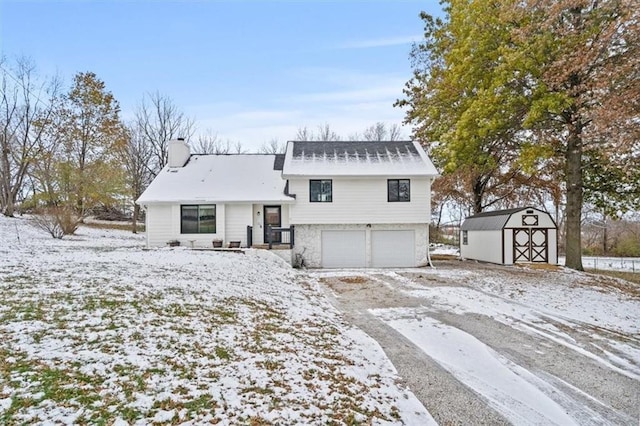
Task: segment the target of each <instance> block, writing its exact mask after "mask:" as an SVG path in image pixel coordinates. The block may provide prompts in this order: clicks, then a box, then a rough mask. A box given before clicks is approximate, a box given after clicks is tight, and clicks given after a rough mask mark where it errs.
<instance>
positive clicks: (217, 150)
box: [192, 129, 244, 154]
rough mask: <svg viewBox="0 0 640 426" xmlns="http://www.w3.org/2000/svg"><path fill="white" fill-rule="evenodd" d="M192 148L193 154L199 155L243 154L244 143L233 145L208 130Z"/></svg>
mask: <svg viewBox="0 0 640 426" xmlns="http://www.w3.org/2000/svg"><path fill="white" fill-rule="evenodd" d="M192 147H193V152H194V153H197V154H232V153H233V154H242V153H243V152H244V148H243V146H242V143H240V142H235V143H232V142H231V141H230V140H229V139H227V140H224V141H223V140H222V139H221V138H220V137H218V134H217V133H215V132H214V131H213V130H211V129H207V131H206V132H205V134H201V135H200V136H198V139H197V140H196V142H195V144H193V145H192Z"/></svg>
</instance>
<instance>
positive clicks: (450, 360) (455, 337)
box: [379, 310, 577, 426]
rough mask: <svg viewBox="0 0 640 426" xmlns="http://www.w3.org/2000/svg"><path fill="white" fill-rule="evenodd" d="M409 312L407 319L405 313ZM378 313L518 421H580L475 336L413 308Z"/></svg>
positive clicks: (533, 377)
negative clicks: (418, 317)
mask: <svg viewBox="0 0 640 426" xmlns="http://www.w3.org/2000/svg"><path fill="white" fill-rule="evenodd" d="M399 314H400V316H399ZM405 315H406V316H409V318H402V316H405ZM379 316H380V318H381V319H382V320H383V321H385V322H386V323H387V324H389V325H390V326H391V327H393V328H394V329H396V330H398V331H399V332H400V333H401V334H402V335H404V336H405V337H406V338H408V339H409V340H411V341H412V342H413V343H415V344H416V345H417V346H418V347H419V348H420V349H422V350H423V351H424V352H425V353H426V354H428V355H429V356H430V357H431V358H433V359H434V360H436V361H437V362H438V363H439V364H440V365H442V366H443V367H444V368H445V369H446V370H448V371H449V372H450V373H451V374H453V375H454V376H455V377H456V378H457V379H458V380H460V381H461V382H463V383H465V384H466V385H467V386H469V387H470V388H472V389H474V390H475V391H476V392H478V393H480V394H481V395H483V396H484V397H485V398H487V400H488V402H489V404H490V405H491V406H492V407H494V408H495V409H496V410H497V411H498V412H500V413H502V414H503V415H504V416H505V417H506V418H507V419H508V420H509V421H511V422H513V423H514V424H519V425H527V424H528V425H538V424H558V425H566V426H568V425H576V424H577V423H576V422H575V421H574V419H573V418H571V417H570V416H568V415H567V413H566V412H565V410H564V409H563V407H561V406H559V405H558V404H557V403H556V402H555V401H553V400H552V399H551V398H549V397H548V396H547V395H546V394H545V393H544V392H543V391H542V390H540V389H539V388H538V387H537V386H536V385H534V384H532V382H533V383H535V382H538V381H539V380H536V379H535V376H534V375H533V374H531V373H530V372H529V371H527V370H525V369H524V368H522V367H519V366H517V365H515V364H514V363H512V362H509V361H508V360H507V359H505V358H504V357H502V356H500V355H499V354H497V353H496V352H495V351H493V350H491V349H490V348H489V347H487V346H486V345H485V344H483V343H482V342H480V341H479V340H477V339H476V338H474V337H473V336H471V335H469V334H467V333H465V332H463V331H461V330H459V329H457V328H454V327H451V326H448V325H445V324H443V323H441V322H439V321H437V320H434V319H432V318H428V317H423V318H421V319H420V320H419V321H416V320H415V312H409V311H407V310H386V311H382V312H380V313H379ZM536 384H537V383H536Z"/></svg>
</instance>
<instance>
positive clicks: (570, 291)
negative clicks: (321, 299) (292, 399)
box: [309, 261, 640, 425]
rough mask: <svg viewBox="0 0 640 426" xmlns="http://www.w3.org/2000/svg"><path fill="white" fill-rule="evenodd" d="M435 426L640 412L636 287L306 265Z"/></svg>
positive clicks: (608, 419)
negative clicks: (316, 268)
mask: <svg viewBox="0 0 640 426" xmlns="http://www.w3.org/2000/svg"><path fill="white" fill-rule="evenodd" d="M309 276H310V279H312V280H314V279H315V280H317V281H318V282H319V283H320V287H321V288H322V289H323V291H325V292H326V294H327V295H328V296H329V298H330V299H331V300H332V303H333V304H334V305H335V306H336V308H337V309H339V310H340V311H341V312H342V313H343V314H344V318H345V319H346V321H348V322H349V323H351V324H352V325H354V326H356V327H359V328H360V329H362V330H363V331H365V332H366V333H367V334H369V335H370V336H371V337H373V338H374V339H375V340H377V341H378V343H379V344H380V345H381V346H382V348H383V349H384V351H385V352H386V354H387V356H388V357H389V359H390V360H391V362H392V363H393V364H394V365H395V367H396V369H397V370H398V373H399V375H400V376H401V377H402V379H403V380H404V382H405V384H406V385H407V386H408V387H409V388H410V389H411V390H412V391H413V392H414V394H415V395H416V396H417V397H418V398H419V399H420V400H421V401H422V403H423V404H424V406H425V407H426V408H427V409H428V411H429V412H430V413H431V415H432V416H433V417H434V418H435V420H436V421H437V422H438V423H439V424H443V425H446V424H509V423H514V424H554V423H555V424H562V425H565V424H572V423H573V424H580V425H589V424H615V425H619V424H629V425H638V423H639V420H640V331H639V328H640V286H637V285H634V284H631V283H628V282H626V281H619V280H613V279H610V278H606V277H599V276H593V275H588V274H580V273H576V272H574V271H568V270H564V269H552V270H536V269H529V268H519V267H502V266H495V265H483V264H478V263H468V262H458V261H450V262H447V261H443V262H438V263H437V264H436V269H406V270H395V271H392V270H366V271H365V270H328V271H327V270H323V271H312V272H309Z"/></svg>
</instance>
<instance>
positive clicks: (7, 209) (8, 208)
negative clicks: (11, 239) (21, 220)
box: [3, 194, 15, 217]
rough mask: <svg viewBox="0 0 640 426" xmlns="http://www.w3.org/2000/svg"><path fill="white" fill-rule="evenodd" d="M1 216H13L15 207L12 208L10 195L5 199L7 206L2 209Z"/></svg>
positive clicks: (12, 202)
mask: <svg viewBox="0 0 640 426" xmlns="http://www.w3.org/2000/svg"><path fill="white" fill-rule="evenodd" d="M3 214H4V215H5V216H7V217H13V216H14V214H15V206H14V201H13V200H12V199H11V194H9V198H8V199H7V205H6V206H5V208H4V212H3Z"/></svg>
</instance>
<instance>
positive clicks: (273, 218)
mask: <svg viewBox="0 0 640 426" xmlns="http://www.w3.org/2000/svg"><path fill="white" fill-rule="evenodd" d="M281 212H282V207H281V206H264V226H263V228H264V242H265V244H266V243H267V242H268V241H269V239H268V236H267V234H268V232H269V227H271V228H279V227H280V226H281V225H282V221H281ZM281 237H282V234H281V233H280V232H274V233H273V235H272V237H271V242H273V243H279V242H280V241H281Z"/></svg>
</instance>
